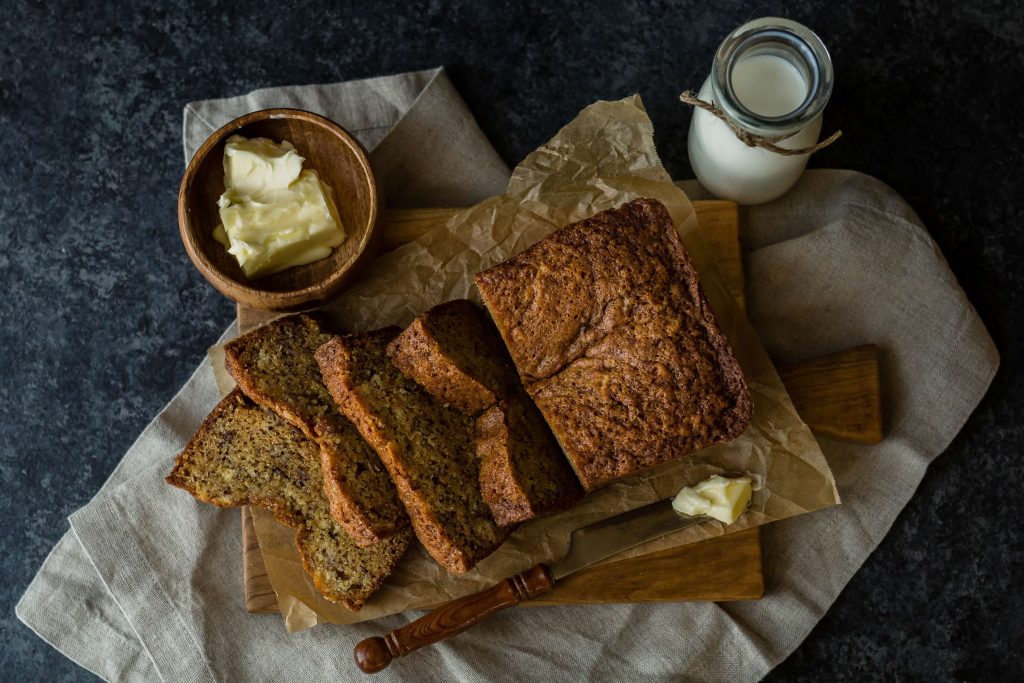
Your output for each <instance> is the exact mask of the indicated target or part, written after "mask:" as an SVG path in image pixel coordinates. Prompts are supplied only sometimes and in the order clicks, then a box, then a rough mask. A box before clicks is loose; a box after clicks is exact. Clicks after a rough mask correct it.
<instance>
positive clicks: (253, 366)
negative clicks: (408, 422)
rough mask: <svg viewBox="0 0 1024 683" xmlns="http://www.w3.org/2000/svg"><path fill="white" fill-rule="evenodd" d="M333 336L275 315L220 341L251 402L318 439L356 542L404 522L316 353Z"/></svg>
mask: <svg viewBox="0 0 1024 683" xmlns="http://www.w3.org/2000/svg"><path fill="white" fill-rule="evenodd" d="M329 338H330V335H327V334H324V333H323V332H322V331H321V330H320V325H319V324H318V323H317V322H316V320H314V319H313V318H311V317H310V316H308V315H303V314H300V315H290V316H287V317H284V318H278V319H277V320H274V321H272V322H270V323H268V324H266V325H264V326H262V327H259V328H257V329H255V330H253V331H252V332H249V333H248V334H244V335H242V336H240V337H238V338H236V339H233V340H232V341H230V342H228V344H227V345H225V347H224V354H225V361H224V362H225V366H226V367H227V370H228V372H229V373H230V374H231V376H232V377H233V378H234V379H235V382H237V383H238V386H239V387H240V388H241V390H242V391H243V392H244V393H245V395H246V396H248V397H249V398H250V399H251V400H253V401H255V402H256V403H258V404H260V405H262V406H264V407H267V408H270V409H271V410H273V411H274V412H275V413H277V414H278V415H280V416H281V417H283V418H284V419H286V420H287V421H288V422H290V423H292V424H293V425H295V426H296V427H298V428H299V429H301V430H302V432H303V433H304V434H305V435H306V436H307V437H309V438H310V439H314V440H315V441H316V442H317V443H319V445H320V457H321V467H322V469H323V480H324V487H325V491H326V493H327V498H328V500H329V501H330V503H331V512H332V513H333V514H334V516H335V518H336V519H337V520H338V522H339V523H340V524H341V525H342V526H343V527H344V528H345V530H346V531H347V532H348V533H349V535H350V536H352V538H353V539H354V540H355V541H356V543H358V544H359V545H363V546H365V545H370V544H372V543H376V542H377V541H379V540H380V539H382V538H387V537H388V536H390V535H391V534H394V533H396V532H397V531H398V530H400V529H403V528H405V527H407V526H408V525H409V518H408V516H407V515H406V514H405V510H404V509H403V508H402V505H401V503H400V502H399V500H398V494H397V492H396V491H395V486H394V484H393V483H392V482H391V478H390V477H389V476H388V473H387V471H386V470H385V469H384V466H383V465H382V464H381V462H380V458H378V457H377V454H376V452H375V451H374V450H373V449H372V448H370V446H369V444H367V443H366V441H364V440H363V438H362V437H361V436H359V433H358V432H357V431H356V429H355V428H354V427H353V426H352V424H351V423H349V421H348V420H347V419H345V418H344V417H343V416H342V415H341V414H340V413H339V412H338V409H337V407H336V406H335V405H334V400H333V399H332V398H331V395H330V393H329V392H328V391H327V387H325V386H324V383H323V380H322V379H321V377H320V368H319V366H317V364H316V360H315V359H314V358H313V353H314V352H315V351H316V349H317V348H318V347H319V346H320V345H321V344H323V343H324V342H325V341H327V340H328V339H329Z"/></svg>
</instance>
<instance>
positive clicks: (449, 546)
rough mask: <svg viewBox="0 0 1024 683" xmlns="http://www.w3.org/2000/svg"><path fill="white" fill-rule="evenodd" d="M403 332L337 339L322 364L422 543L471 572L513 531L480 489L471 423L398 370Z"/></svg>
mask: <svg viewBox="0 0 1024 683" xmlns="http://www.w3.org/2000/svg"><path fill="white" fill-rule="evenodd" d="M398 333H399V330H398V329H397V328H387V329H384V330H377V331H375V332H370V333H366V334H361V335H348V336H346V337H335V338H333V339H332V340H331V341H329V342H328V343H326V344H325V345H324V346H322V347H321V348H320V349H319V350H318V351H317V353H316V359H317V362H318V363H319V364H320V368H321V372H322V374H323V377H324V381H325V383H326V385H327V387H328V389H329V390H330V392H331V394H332V396H334V399H335V401H336V402H337V403H338V406H339V408H340V409H341V410H342V412H343V413H344V414H345V415H346V416H347V417H348V418H349V419H350V420H351V421H352V423H353V424H354V425H355V426H356V428H357V429H358V430H359V432H360V433H361V434H362V436H363V438H364V439H366V441H367V442H368V443H370V445H371V446H373V447H374V448H375V449H376V451H377V453H378V455H380V458H381V460H382V461H383V462H384V464H385V466H386V467H387V469H388V471H389V472H390V474H391V477H392V479H393V480H394V481H395V485H396V487H397V488H398V494H399V497H400V498H401V500H402V502H403V504H404V505H405V508H406V510H407V511H408V513H409V517H410V518H411V520H412V525H413V529H414V530H415V531H416V535H417V537H418V538H419V540H420V542H421V543H422V544H423V546H424V547H425V548H426V549H427V552H429V553H430V555H431V556H432V557H433V558H434V559H435V560H436V561H437V562H438V564H440V565H441V566H443V567H445V568H446V569H447V570H448V571H450V572H453V573H463V572H466V571H469V570H470V569H471V568H472V567H473V566H474V565H475V564H476V562H478V561H479V560H480V559H482V558H483V557H486V556H487V555H488V554H490V553H491V552H493V551H494V550H495V549H496V548H497V547H498V545H500V544H501V542H502V541H503V540H504V539H505V537H506V536H507V534H508V532H507V531H504V530H501V529H499V528H498V527H497V525H496V524H495V523H494V521H493V519H491V517H490V514H489V511H488V510H487V508H486V506H485V505H484V504H483V500H482V498H481V497H480V493H479V489H478V488H477V481H478V471H477V465H476V462H475V457H474V454H473V448H472V421H471V419H470V418H468V417H466V416H463V415H461V414H459V413H457V412H456V411H454V410H452V409H450V408H447V407H445V406H443V405H441V404H440V403H437V402H435V401H433V400H432V399H431V398H430V397H429V396H428V395H427V394H426V393H425V392H424V391H423V389H422V388H420V387H419V385H417V384H416V383H415V382H412V381H411V380H409V379H408V378H406V377H405V376H404V375H402V374H401V373H400V372H399V371H398V370H397V368H395V367H394V366H393V365H392V364H391V363H390V361H389V360H388V359H387V356H386V348H387V345H388V343H389V342H390V341H391V340H392V339H394V338H395V337H396V336H397V335H398ZM467 485H468V486H467Z"/></svg>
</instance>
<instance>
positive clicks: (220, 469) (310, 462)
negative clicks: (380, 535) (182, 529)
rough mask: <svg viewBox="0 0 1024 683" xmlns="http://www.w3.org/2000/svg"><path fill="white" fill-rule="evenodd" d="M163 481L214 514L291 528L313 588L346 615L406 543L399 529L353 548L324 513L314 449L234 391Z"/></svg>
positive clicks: (290, 428) (384, 573)
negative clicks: (234, 512) (263, 516)
mask: <svg viewBox="0 0 1024 683" xmlns="http://www.w3.org/2000/svg"><path fill="white" fill-rule="evenodd" d="M167 482H168V483H170V484H173V485H174V486H177V487H179V488H182V489H185V490H186V491H188V492H189V493H191V494H192V495H193V496H195V497H196V498H198V499H199V500H202V501H205V502H207V503H212V504H214V505H217V506H219V507H234V506H239V505H256V506H258V507H263V508H267V509H269V510H271V511H273V513H274V516H275V517H276V518H277V519H278V521H280V522H282V523H283V524H287V525H288V526H291V527H294V528H295V530H296V532H295V541H296V544H297V545H298V547H299V554H300V556H301V557H302V563H303V565H304V566H305V568H306V571H307V572H308V573H309V575H310V576H311V577H312V578H313V582H314V583H315V584H316V587H317V588H318V589H319V590H320V591H321V592H322V593H323V594H324V596H325V597H327V598H328V599H329V600H333V601H334V602H339V603H341V604H342V605H344V606H345V607H347V608H348V609H350V610H353V611H355V610H358V609H359V608H360V607H362V605H363V603H365V602H366V600H367V598H369V597H370V595H372V594H373V593H374V591H376V590H377V589H378V588H380V586H381V584H382V583H383V582H384V579H385V578H387V576H388V575H389V574H391V571H392V569H393V568H394V567H395V565H396V564H397V563H398V560H399V559H400V558H401V557H402V554H403V553H405V551H406V549H407V548H408V547H409V543H410V542H411V540H412V533H411V532H410V531H409V530H405V531H400V532H398V533H396V534H394V535H393V536H391V537H389V538H387V539H384V540H382V541H380V542H379V543H376V544H374V545H372V546H370V547H368V548H360V547H359V546H357V545H356V543H355V542H354V540H353V539H352V538H351V537H350V536H349V535H348V534H347V533H345V530H344V529H342V528H341V526H340V525H339V524H338V522H337V520H335V519H334V517H333V516H332V515H331V513H330V510H329V507H328V503H327V499H326V498H325V497H324V493H323V479H322V476H321V472H320V462H319V454H318V449H317V446H316V444H315V443H313V442H312V441H311V440H309V439H308V438H306V436H305V435H304V434H302V432H301V431H299V430H298V429H297V428H295V427H294V426H292V425H290V424H288V423H287V422H285V421H284V420H283V419H282V418H281V417H279V416H278V415H277V414H276V413H274V412H273V411H271V410H267V409H266V408H261V407H259V406H257V405H255V404H254V403H252V402H251V401H249V400H248V399H247V398H245V396H244V395H243V394H242V392H241V391H239V390H237V389H236V390H234V391H233V392H231V393H230V394H229V395H228V396H227V397H226V398H225V399H224V400H222V401H221V402H220V403H219V404H218V405H217V407H216V408H214V409H213V412H211V413H210V414H209V416H208V417H207V418H206V420H205V421H204V422H203V424H202V425H201V426H200V427H199V431H198V432H196V434H195V436H193V437H192V440H191V441H189V443H188V445H187V446H186V447H185V450H184V451H182V453H181V455H179V456H178V458H177V461H176V462H175V465H174V469H173V470H172V471H171V474H170V475H169V476H168V477H167Z"/></svg>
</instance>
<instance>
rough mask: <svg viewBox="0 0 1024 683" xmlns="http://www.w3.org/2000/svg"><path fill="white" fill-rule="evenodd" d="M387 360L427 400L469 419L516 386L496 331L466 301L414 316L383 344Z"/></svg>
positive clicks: (469, 302)
mask: <svg viewBox="0 0 1024 683" xmlns="http://www.w3.org/2000/svg"><path fill="white" fill-rule="evenodd" d="M388 357H389V358H391V362H393V363H394V364H395V365H396V366H398V369H399V370H401V371H402V372H403V373H405V375H406V376H407V377H411V378H412V379H414V380H416V381H417V382H418V383H419V384H420V386H422V387H423V388H424V389H426V390H427V391H428V392H429V393H430V395H431V396H433V397H434V398H436V399H437V400H439V401H443V402H444V403H448V404H450V405H453V406H455V407H456V408H458V409H459V410H461V411H462V412H464V413H468V414H470V415H478V414H479V413H482V412H483V411H485V410H487V409H488V408H489V407H491V406H492V405H494V404H495V403H497V402H498V399H500V398H501V397H502V396H504V395H505V394H506V393H507V391H508V387H509V386H510V385H513V384H518V383H519V380H518V378H517V377H516V369H515V366H513V365H512V359H511V358H509V355H508V351H506V350H505V345H504V344H503V343H502V342H501V337H499V336H498V331H497V330H496V329H495V328H494V325H492V324H491V321H490V320H488V319H487V314H486V313H484V312H483V311H481V310H480V309H479V308H477V307H476V306H475V305H474V304H473V302H472V301H468V300H466V299H456V300H455V301H449V302H448V303H444V304H440V305H438V306H434V307H433V308H431V309H430V310H429V311H427V312H426V313H424V314H422V315H421V316H419V317H418V318H416V320H414V321H413V323H412V325H410V326H409V327H407V328H405V330H403V331H402V333H401V334H400V335H398V337H397V338H396V339H395V340H394V341H393V342H391V344H390V346H388Z"/></svg>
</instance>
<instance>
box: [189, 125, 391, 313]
mask: <svg viewBox="0 0 1024 683" xmlns="http://www.w3.org/2000/svg"><path fill="white" fill-rule="evenodd" d="M236 133H237V134H239V135H243V136H245V137H247V138H255V137H264V138H270V139H271V140H273V141H274V142H281V141H282V140H288V141H289V142H291V143H292V144H293V145H295V148H296V150H297V151H298V153H299V154H301V155H302V156H303V157H305V158H306V162H305V164H304V165H303V168H312V169H314V170H316V171H317V173H319V174H320V177H321V179H323V181H324V182H325V183H327V184H328V185H329V186H330V187H331V189H332V190H333V193H334V202H335V204H336V205H337V207H338V215H339V216H340V218H341V223H342V226H343V227H344V229H345V234H346V238H345V241H344V242H343V243H342V244H341V245H340V246H338V247H336V248H335V249H334V250H333V251H332V252H331V255H330V256H328V257H327V258H324V259H321V260H319V261H315V262H313V263H310V264H307V265H304V266H296V267H294V268H289V269H287V270H283V271H281V272H280V273H275V274H273V275H267V276H265V277H260V278H255V279H252V280H250V279H248V278H246V277H245V275H244V274H243V272H242V269H241V267H240V266H239V265H238V262H237V261H236V260H235V257H234V256H232V255H231V254H229V253H228V252H227V249H225V248H224V246H223V245H222V244H220V243H219V242H217V241H216V240H215V239H214V238H213V230H214V228H215V227H216V226H217V224H219V223H220V213H219V210H218V208H217V199H218V198H219V197H220V195H221V194H222V193H223V192H224V144H225V142H226V141H227V139H228V138H229V137H231V136H232V135H235V134H236ZM377 202H378V198H377V183H376V181H375V180H374V177H373V171H372V170H371V169H370V162H369V161H368V160H367V158H366V152H364V151H363V148H362V147H361V146H360V145H359V143H358V142H356V140H355V139H354V138H353V137H352V136H351V135H349V134H348V133H347V132H346V131H345V129H344V128H342V127H341V126H339V125H338V124H336V123H334V122H333V121H330V120H328V119H325V118H324V117H322V116H318V115H317V114H313V113H310V112H308V111H301V110H299V109H264V110H262V111H255V112H252V113H251V114H246V115H245V116H241V117H239V118H237V119H235V120H234V121H232V122H231V123H229V124H227V125H226V126H224V127H223V128H221V129H220V130H218V131H217V132H216V133H214V134H213V135H211V136H210V138H209V139H208V140H207V141H206V142H204V143H203V146H202V147H200V148H199V151H198V152H196V155H195V156H194V157H193V158H192V161H191V162H189V165H188V168H187V169H186V170H185V177H184V178H182V180H181V190H180V191H179V193H178V227H179V228H180V229H181V239H182V241H183V242H184V243H185V250H186V251H187V252H188V255H189V258H190V259H192V263H193V264H195V266H196V268H198V269H199V272H201V273H202V274H203V277H205V278H206V279H207V280H208V281H209V282H210V284H212V285H213V286H214V287H216V288H217V290H218V291H219V292H220V293H221V294H223V295H224V296H227V297H228V298H230V299H233V300H234V301H235V302H237V303H239V304H243V305H245V306H250V307H252V308H258V309H262V310H269V311H294V310H299V309H303V308H311V307H313V306H315V305H317V304H319V303H322V302H324V301H326V300H328V299H330V298H331V297H333V296H334V295H336V294H337V293H338V292H339V291H340V290H341V288H342V287H343V286H344V285H345V283H346V282H348V281H349V280H350V278H351V277H352V276H353V275H354V274H355V273H356V271H357V270H358V267H359V266H360V265H362V263H363V261H365V260H366V257H367V256H368V253H369V249H368V246H369V244H370V239H371V237H372V236H373V230H374V227H375V226H376V224H377V211H378V203H377Z"/></svg>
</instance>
